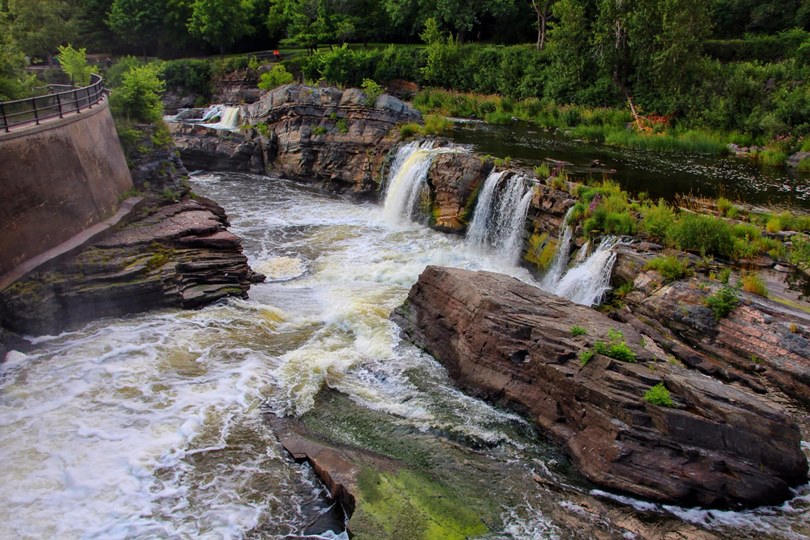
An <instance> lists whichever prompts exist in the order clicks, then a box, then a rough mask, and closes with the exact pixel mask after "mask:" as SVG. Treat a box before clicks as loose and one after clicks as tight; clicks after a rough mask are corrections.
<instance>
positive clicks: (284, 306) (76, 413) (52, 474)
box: [0, 174, 810, 539]
mask: <svg viewBox="0 0 810 540" xmlns="http://www.w3.org/2000/svg"><path fill="white" fill-rule="evenodd" d="M192 184H193V187H194V190H195V191H196V192H197V193H200V194H201V195H205V196H208V197H211V198H212V199H214V200H216V201H217V202H219V203H220V204H221V205H222V206H223V207H225V209H226V210H227V212H228V214H229V216H230V218H231V222H232V227H231V230H232V231H233V232H234V233H236V234H238V235H239V236H241V237H242V238H244V248H245V253H246V254H247V256H248V258H249V260H250V263H251V265H252V266H253V267H254V268H256V269H257V270H259V271H261V272H263V273H265V274H267V275H268V281H267V282H265V283H263V284H259V285H255V286H253V287H252V288H251V291H250V299H249V300H239V299H231V300H228V301H224V302H220V303H218V304H216V305H212V306H209V307H206V308H204V309H201V310H197V311H180V310H163V311H155V312H150V313H144V314H139V315H134V316H130V317H124V318H120V319H107V320H101V321H96V322H93V323H91V324H88V325H86V326H85V327H83V328H81V329H79V330H76V331H71V332H67V333H64V334H62V335H59V336H46V337H40V338H37V339H36V340H35V341H36V344H37V345H38V347H37V348H36V349H35V350H34V351H33V352H31V353H29V354H27V355H23V354H20V353H12V354H11V356H10V357H9V359H8V360H7V361H6V362H5V363H4V364H2V365H0V457H2V461H3V468H2V472H0V482H1V483H2V486H3V494H2V496H0V537H2V538H15V539H18V538H19V539H22V538H60V539H66V538H92V539H102V538H103V539H116V538H122V539H123V538H189V539H191V538H210V539H220V538H222V539H225V538H285V537H287V536H289V535H304V536H309V537H312V538H336V537H345V533H342V532H341V530H340V529H341V527H340V523H339V522H338V523H336V522H335V519H334V518H330V517H329V515H330V514H329V512H327V508H328V506H329V502H328V500H327V499H326V498H325V497H324V490H323V488H322V487H321V486H320V484H319V482H318V481H317V479H316V478H315V477H314V474H313V473H312V471H311V469H310V468H309V467H308V466H307V465H302V464H296V463H295V462H294V461H292V460H291V459H290V457H289V456H288V455H287V454H286V453H285V451H284V450H283V449H282V448H281V446H280V445H279V443H278V441H277V440H276V438H275V436H274V434H273V432H272V429H271V428H270V427H269V424H268V423H267V422H266V420H265V415H267V414H275V415H281V416H287V417H298V418H301V419H303V420H304V421H305V422H306V423H307V424H308V425H309V426H310V427H312V428H314V429H320V430H322V431H323V432H324V433H325V435H328V436H329V437H330V438H332V439H333V440H337V441H338V442H341V443H346V444H354V445H357V446H361V447H365V448H368V449H371V450H376V451H381V452H383V453H388V455H390V456H393V457H398V458H399V457H401V454H400V453H398V452H400V450H398V449H401V448H403V447H406V448H407V451H406V452H405V454H407V455H409V456H414V455H417V456H421V458H420V459H422V458H423V459H422V461H420V463H421V465H420V466H421V467H422V468H423V469H425V470H427V471H428V472H429V474H431V475H432V476H433V477H435V478H436V481H437V482H439V483H441V484H442V485H444V486H447V487H448V489H452V490H456V491H457V492H458V493H460V494H462V495H463V497H464V500H465V501H468V502H469V504H470V505H471V508H472V509H473V510H474V511H476V512H479V513H480V515H481V518H482V520H484V521H483V522H484V523H486V524H487V526H488V528H489V529H490V533H488V534H487V535H485V536H484V537H483V538H488V539H496V538H497V539H501V538H515V539H526V538H589V537H593V536H596V535H601V536H603V537H625V538H632V537H633V536H632V531H633V530H638V527H644V529H643V530H648V531H649V530H653V531H657V532H659V533H661V534H662V535H663V534H665V533H667V532H669V531H680V530H687V531H693V532H697V533H700V532H701V531H710V532H713V533H714V534H718V535H720V536H729V537H735V538H791V539H792V538H804V537H807V535H810V529H809V528H808V522H810V488H808V487H807V486H805V487H803V488H801V489H800V490H799V491H797V493H796V497H795V498H794V499H792V500H791V501H788V502H787V503H785V504H784V505H782V506H780V507H774V508H763V509H758V510H755V511H746V512H709V511H704V510H700V509H684V508H677V507H660V506H657V505H652V504H650V503H646V502H643V501H634V500H630V499H624V498H620V497H616V496H612V495H606V494H602V493H601V492H599V491H594V488H593V486H591V485H589V484H588V483H587V482H585V481H583V480H582V479H581V478H580V477H579V476H578V475H577V474H576V473H575V472H573V471H572V470H571V468H570V466H569V465H568V463H567V461H566V459H565V458H564V456H562V455H560V453H559V452H558V451H557V450H556V449H555V448H554V447H553V446H551V445H549V444H547V443H545V442H543V439H542V437H540V436H538V434H537V433H536V432H535V430H534V429H533V428H532V426H531V425H530V424H529V423H527V422H526V421H524V420H523V419H522V418H520V417H519V416H517V415H515V414H513V413H509V412H504V411H501V410H498V409H496V408H493V407H491V406H489V405H488V404H486V403H484V402H483V401H480V400H477V399H473V398H470V397H468V396H466V395H465V394H463V393H461V392H460V391H458V390H456V389H455V388H454V387H453V385H452V383H451V381H450V380H449V378H448V376H447V374H446V372H445V370H444V369H443V368H442V367H441V366H440V365H439V364H438V363H437V362H436V361H435V360H433V359H432V358H431V357H429V356H428V355H426V354H424V353H422V352H421V351H419V350H417V349H416V348H414V347H412V346H410V345H409V344H407V343H405V342H402V341H401V340H400V338H399V334H398V331H397V328H396V327H395V325H393V324H392V323H391V322H390V321H389V320H388V316H389V313H390V312H391V310H392V309H394V308H395V307H396V306H398V305H399V304H401V303H402V301H403V300H404V298H405V296H406V295H407V292H408V290H409V288H410V287H411V285H412V284H413V283H414V282H415V281H416V279H417V277H418V275H419V273H420V272H421V271H422V270H423V269H424V268H425V266H426V265H428V264H440V265H449V266H456V267H463V268H470V269H490V270H495V271H500V272H505V273H508V274H511V275H514V276H516V277H518V278H519V279H523V280H526V281H531V277H530V276H529V275H528V273H527V272H526V271H525V270H523V269H521V268H518V267H516V266H513V265H512V264H509V263H508V261H506V259H505V258H504V257H501V256H493V257H489V256H487V255H486V254H484V253H482V252H481V251H480V250H474V249H471V248H470V247H469V246H468V245H467V243H465V240H464V239H463V238H458V237H453V236H448V235H444V234H440V233H437V232H434V231H432V230H429V229H427V228H425V227H423V226H421V225H418V224H413V223H410V222H408V220H403V221H400V222H398V221H396V220H391V219H390V217H388V216H387V215H386V213H385V209H384V208H383V206H381V205H375V204H372V203H365V204H357V203H355V202H351V201H349V200H346V199H344V198H340V197H338V196H334V195H328V194H324V193H321V192H318V191H316V190H313V189H310V188H308V187H305V186H302V185H298V184H294V183H291V182H288V181H283V180H278V179H269V178H266V177H261V176H253V175H244V174H215V175H203V176H197V177H195V178H193V180H192ZM806 450H807V451H808V452H810V448H808V447H807V446H806ZM535 476H540V477H542V478H544V479H545V481H544V483H538V482H536V481H535V479H534V477H535ZM698 537H699V536H698Z"/></svg>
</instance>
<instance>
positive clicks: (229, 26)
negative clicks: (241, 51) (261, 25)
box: [188, 0, 254, 55]
mask: <svg viewBox="0 0 810 540" xmlns="http://www.w3.org/2000/svg"><path fill="white" fill-rule="evenodd" d="M252 8H253V6H252V4H251V3H250V2H249V0H194V3H193V4H192V5H191V18H190V19H189V20H188V31H189V32H190V33H191V35H193V36H196V37H198V38H200V39H202V40H203V41H205V42H207V43H209V44H211V45H214V46H215V47H219V54H220V55H223V54H224V53H225V48H226V47H229V46H231V45H233V43H234V42H235V41H236V40H237V39H239V38H240V37H242V36H244V35H247V34H250V33H252V32H253V31H254V28H253V27H252V26H251V25H250V24H249V22H248V19H249V15H250V13H251V10H252Z"/></svg>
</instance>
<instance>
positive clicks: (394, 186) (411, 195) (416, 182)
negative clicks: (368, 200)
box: [383, 141, 460, 224]
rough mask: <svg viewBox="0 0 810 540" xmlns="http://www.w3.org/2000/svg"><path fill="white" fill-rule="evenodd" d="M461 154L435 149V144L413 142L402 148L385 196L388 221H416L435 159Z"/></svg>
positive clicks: (385, 210)
mask: <svg viewBox="0 0 810 540" xmlns="http://www.w3.org/2000/svg"><path fill="white" fill-rule="evenodd" d="M458 151H460V150H459V149H458V148H447V147H442V148H433V141H426V142H421V143H420V142H417V141H414V142H411V143H408V144H407V145H405V146H403V147H402V148H400V149H399V151H398V152H397V156H396V158H395V159H394V164H393V165H392V167H391V174H390V178H391V180H390V182H389V183H388V189H387V191H386V195H385V204H384V206H383V217H384V218H385V221H387V222H388V223H393V224H398V223H408V222H411V221H414V219H415V217H416V216H417V214H418V211H419V198H420V196H421V194H422V191H423V189H424V188H425V187H426V181H427V175H428V171H429V170H430V165H431V164H432V163H433V158H434V157H436V156H437V155H439V154H443V153H451V152H458Z"/></svg>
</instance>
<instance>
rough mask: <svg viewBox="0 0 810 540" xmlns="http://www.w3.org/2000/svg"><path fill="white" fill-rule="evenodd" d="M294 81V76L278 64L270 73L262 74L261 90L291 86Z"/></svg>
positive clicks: (260, 78) (260, 80) (260, 79)
mask: <svg viewBox="0 0 810 540" xmlns="http://www.w3.org/2000/svg"><path fill="white" fill-rule="evenodd" d="M294 79H295V77H293V74H292V73H290V72H288V71H287V68H285V67H284V65H283V64H276V65H274V66H273V67H272V69H270V71H265V72H264V73H262V74H261V76H260V77H259V88H260V89H261V90H272V89H273V88H278V87H279V86H282V85H285V84H290V83H291V82H293V80H294Z"/></svg>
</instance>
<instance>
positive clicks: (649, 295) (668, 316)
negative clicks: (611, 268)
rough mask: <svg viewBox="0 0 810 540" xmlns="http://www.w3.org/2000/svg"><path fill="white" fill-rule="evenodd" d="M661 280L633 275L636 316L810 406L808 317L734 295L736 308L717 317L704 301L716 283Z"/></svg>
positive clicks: (702, 353) (751, 296) (632, 302)
mask: <svg viewBox="0 0 810 540" xmlns="http://www.w3.org/2000/svg"><path fill="white" fill-rule="evenodd" d="M660 282H661V279H660V276H657V274H655V273H654V272H641V273H640V274H638V275H637V276H636V278H635V280H634V290H633V291H632V292H631V293H629V294H628V295H627V296H626V301H627V303H628V305H629V307H630V309H631V311H632V312H633V313H634V314H635V315H636V316H637V317H640V318H643V319H644V320H645V321H648V324H656V325H657V326H658V327H659V328H665V330H663V333H666V334H669V335H670V337H671V338H673V339H674V340H678V341H681V342H683V343H685V344H686V345H687V346H689V347H691V348H692V349H694V350H695V352H696V354H697V356H699V357H701V358H703V360H704V361H707V362H712V363H714V364H717V365H718V366H722V368H723V369H725V370H731V371H735V372H739V373H742V374H745V376H746V378H749V379H754V380H755V381H756V380H759V381H760V384H761V385H772V386H776V387H777V388H779V389H781V390H782V391H783V392H785V393H786V394H788V395H790V396H793V397H794V398H796V399H799V400H801V401H804V402H805V403H810V315H808V314H807V313H805V312H803V311H800V310H797V309H791V308H790V307H788V306H785V305H782V304H779V303H776V302H773V301H771V300H768V299H766V298H762V297H760V296H757V295H754V294H751V293H746V292H744V291H738V292H735V294H737V295H739V300H740V301H739V304H738V305H737V307H735V308H734V309H732V310H731V311H730V312H729V313H728V315H726V316H724V317H721V318H719V319H718V318H717V317H716V316H715V314H714V313H713V311H712V310H711V309H710V308H709V307H707V299H708V298H709V297H710V296H711V295H713V294H715V293H716V292H717V290H718V289H719V288H720V287H721V285H720V284H716V283H715V284H711V283H708V284H704V283H703V282H701V281H700V280H699V279H698V278H692V279H686V280H680V281H675V282H673V283H669V284H667V285H663V286H661V285H660ZM653 321H654V322H653ZM749 386H753V385H750V384H749ZM753 387H755V386H753ZM755 388H756V387H755Z"/></svg>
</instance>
